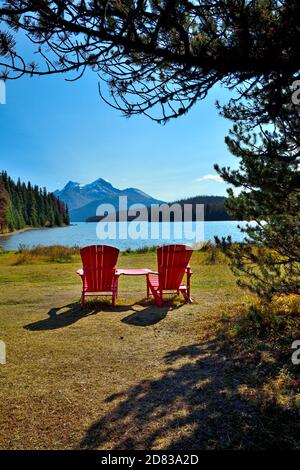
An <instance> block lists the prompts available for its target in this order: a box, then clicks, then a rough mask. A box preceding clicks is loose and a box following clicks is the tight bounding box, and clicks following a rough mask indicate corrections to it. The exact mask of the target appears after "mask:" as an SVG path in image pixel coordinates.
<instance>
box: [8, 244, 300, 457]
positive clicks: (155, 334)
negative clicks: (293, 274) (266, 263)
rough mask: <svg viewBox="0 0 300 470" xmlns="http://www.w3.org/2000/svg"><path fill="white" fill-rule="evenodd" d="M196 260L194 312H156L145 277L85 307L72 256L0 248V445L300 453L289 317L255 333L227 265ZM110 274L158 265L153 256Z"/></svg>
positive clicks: (126, 257) (168, 307)
mask: <svg viewBox="0 0 300 470" xmlns="http://www.w3.org/2000/svg"><path fill="white" fill-rule="evenodd" d="M191 264H192V268H193V271H194V275H193V277H192V296H193V298H194V303H193V304H192V305H185V304H183V303H182V302H181V300H180V299H178V298H175V299H172V300H171V301H170V302H168V303H167V304H165V305H164V306H163V307H162V308H157V307H156V306H155V305H153V302H151V301H147V300H145V280H144V278H126V279H125V278H123V279H121V284H120V296H119V297H120V298H119V300H118V306H117V307H115V308H114V309H113V308H112V307H110V306H109V305H108V304H104V303H98V304H97V303H91V304H89V305H88V306H87V307H86V308H84V309H81V308H80V306H79V297H80V288H81V282H80V279H79V278H77V276H76V275H75V273H74V272H75V270H76V269H77V268H78V267H80V261H79V257H78V256H77V255H74V256H72V259H71V260H69V262H66V263H58V262H55V261H53V260H52V262H49V260H47V259H44V258H43V257H41V256H40V257H39V256H37V257H36V258H34V259H32V260H26V257H25V258H24V257H23V258H22V255H21V254H16V253H2V254H1V255H0V285H1V290H0V339H1V340H4V341H5V343H6V347H7V363H6V365H0V382H1V384H0V386H1V388H0V395H1V399H0V400H1V401H0V448H1V449H228V448H229V449H239V448H247V449H249V448H250V449H251V448H255V449H262V448H272V447H276V448H299V447H300V443H299V441H300V425H299V422H300V420H299V408H300V394H299V384H300V381H299V370H297V368H296V367H294V368H293V367H292V366H291V361H290V355H291V349H290V342H289V341H290V339H291V338H293V335H295V332H296V329H297V328H298V327H299V323H298V320H297V319H296V316H295V315H294V316H293V317H291V322H292V323H289V325H292V327H291V329H290V330H287V328H286V324H285V326H284V328H283V330H284V338H283V339H282V334H281V332H280V331H281V330H280V329H279V330H278V331H277V330H276V331H275V329H274V328H273V327H272V328H273V330H274V331H273V330H272V331H273V333H274V335H275V336H274V335H273V336H272V335H270V336H268V337H267V338H264V336H263V334H261V332H260V331H258V330H255V331H254V330H253V328H254V327H253V325H254V326H255V325H256V323H255V322H254V321H253V318H252V320H251V317H249V316H248V317H247V313H246V312H247V310H248V305H249V304H250V303H251V302H252V301H253V299H251V298H250V296H249V295H247V294H246V293H245V292H242V291H240V290H239V289H238V288H237V287H236V285H235V280H234V278H233V275H232V274H231V272H230V271H229V269H228V267H227V265H226V264H225V262H224V261H222V260H221V261H219V262H217V263H216V264H209V263H208V255H207V253H202V252H197V253H195V254H194V255H193V259H192V263H191ZM119 266H120V267H149V268H155V254H154V253H145V254H122V255H121V257H120V262H119ZM296 313H297V312H296ZM252 316H253V313H252ZM245 318H246V319H247V318H248V320H249V322H250V323H249V322H248V323H247V321H246V320H245ZM255 321H256V322H259V317H258V318H256V319H255ZM293 322H294V323H293ZM259 324H260V325H261V323H259ZM297 331H299V330H297ZM276 335H277V336H276ZM280 335H281V336H280ZM278 338H279V339H278ZM294 339H297V337H295V338H294ZM299 339H300V336H299Z"/></svg>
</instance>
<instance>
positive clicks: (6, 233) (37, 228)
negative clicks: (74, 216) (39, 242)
mask: <svg viewBox="0 0 300 470" xmlns="http://www.w3.org/2000/svg"><path fill="white" fill-rule="evenodd" d="M71 225H76V224H69V225H53V227H24V228H20V229H19V230H14V231H13V232H5V233H0V237H9V236H11V235H17V234H19V233H24V232H29V231H30V230H44V229H45V230H47V229H48V228H64V227H70V226H71Z"/></svg>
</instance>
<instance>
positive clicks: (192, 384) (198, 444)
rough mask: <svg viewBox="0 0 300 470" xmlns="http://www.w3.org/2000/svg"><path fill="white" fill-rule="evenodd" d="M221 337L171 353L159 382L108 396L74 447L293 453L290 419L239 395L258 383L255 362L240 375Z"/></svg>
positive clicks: (239, 360)
mask: <svg viewBox="0 0 300 470" xmlns="http://www.w3.org/2000/svg"><path fill="white" fill-rule="evenodd" d="M223 339H224V338H222V337H218V336H217V337H216V338H215V339H214V340H212V341H203V342H200V343H197V344H190V345H187V346H185V347H181V348H179V349H176V350H174V351H170V352H169V353H168V354H166V356H165V357H164V362H165V364H166V369H165V372H164V373H163V374H162V376H161V377H159V378H156V379H152V380H143V381H141V382H140V383H138V384H137V385H136V386H134V387H132V388H129V389H128V390H125V391H124V392H122V393H118V394H113V395H111V396H109V397H107V398H106V400H105V402H106V403H107V404H110V405H109V406H111V407H112V409H111V411H110V412H108V413H107V414H106V415H104V416H102V417H101V418H100V419H99V420H98V421H96V422H95V423H94V424H93V425H92V426H91V427H90V428H89V429H88V430H87V432H86V434H85V436H84V437H83V439H82V441H81V442H80V445H79V447H80V448H82V449H103V448H106V449H107V448H108V449H111V450H125V449H135V450H137V449H156V448H163V449H165V450H196V449H268V448H281V449H283V448H294V447H295V446H296V445H297V444H296V440H295V439H297V438H295V436H297V432H298V433H299V425H297V428H298V430H296V429H295V428H296V423H297V418H296V417H295V416H293V414H292V413H291V414H289V413H288V412H287V411H286V410H284V409H283V408H281V407H280V406H278V405H276V404H274V406H272V407H271V408H268V407H267V408H262V407H259V406H258V405H257V403H256V402H255V400H252V399H251V398H249V397H247V396H245V395H243V394H241V393H240V392H241V389H242V388H243V387H245V386H250V387H251V386H253V384H254V383H257V381H258V383H259V385H262V383H260V382H259V379H258V378H257V364H252V366H251V365H250V364H247V366H246V367H247V370H246V371H245V360H244V359H245V358H243V357H236V356H235V355H234V351H232V350H231V349H230V347H228V343H227V344H226V343H224V341H223ZM260 373H261V371H260ZM262 377H263V375H262ZM263 380H264V379H261V381H262V382H263ZM298 443H299V437H298Z"/></svg>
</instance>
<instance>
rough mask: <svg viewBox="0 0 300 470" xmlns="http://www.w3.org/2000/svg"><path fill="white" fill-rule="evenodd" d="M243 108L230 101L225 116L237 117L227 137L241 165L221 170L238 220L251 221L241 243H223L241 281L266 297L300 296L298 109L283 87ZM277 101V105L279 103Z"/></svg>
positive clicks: (229, 200) (230, 209)
mask: <svg viewBox="0 0 300 470" xmlns="http://www.w3.org/2000/svg"><path fill="white" fill-rule="evenodd" d="M250 98H251V97H248V98H247V102H245V103H244V105H243V106H241V105H240V104H239V105H236V104H235V103H234V102H231V104H230V105H229V106H226V107H225V108H224V109H223V115H225V116H226V117H227V118H229V119H231V120H232V121H234V126H233V129H232V131H231V133H230V135H229V136H227V138H226V143H227V145H228V148H229V150H230V151H231V153H232V154H233V155H234V156H235V157H238V159H239V168H238V169H237V170H230V168H219V167H218V166H217V165H216V167H215V168H216V170H217V171H218V172H219V174H220V175H221V176H222V178H223V179H224V180H225V181H227V182H228V183H230V184H231V185H232V186H233V187H236V188H242V190H241V192H239V193H238V194H234V191H233V190H232V189H230V190H229V191H228V193H229V198H228V200H227V203H226V205H227V208H228V210H229V211H230V213H231V214H232V215H233V217H234V218H235V219H236V220H247V221H248V224H247V225H246V227H244V228H242V232H243V233H244V235H245V237H246V240H245V243H244V244H242V245H238V244H232V243H227V244H224V240H223V243H221V242H220V240H217V241H218V242H219V244H221V245H222V246H223V248H224V247H225V251H226V253H227V254H228V256H229V259H230V265H231V267H232V269H233V271H234V272H235V273H236V274H237V275H238V276H239V280H238V284H239V285H241V286H243V287H248V288H249V289H250V290H251V291H253V292H255V293H257V294H259V295H260V296H261V297H265V298H267V299H270V298H271V297H272V296H274V295H275V294H289V293H293V294H300V118H299V112H298V111H299V110H298V107H297V106H295V105H293V104H292V102H291V100H290V94H289V90H282V91H281V93H280V96H278V97H277V101H276V102H275V103H274V101H273V102H272V101H271V97H270V96H266V94H265V93H260V94H259V93H258V90H255V91H254V92H253V96H252V98H253V99H250ZM270 102H271V104H272V109H273V113H268V114H266V115H265V123H264V125H262V124H261V123H260V124H259V125H257V122H256V121H255V114H256V113H259V109H260V108H261V109H265V105H266V103H270ZM276 103H277V104H278V106H277V107H276V106H275V105H276Z"/></svg>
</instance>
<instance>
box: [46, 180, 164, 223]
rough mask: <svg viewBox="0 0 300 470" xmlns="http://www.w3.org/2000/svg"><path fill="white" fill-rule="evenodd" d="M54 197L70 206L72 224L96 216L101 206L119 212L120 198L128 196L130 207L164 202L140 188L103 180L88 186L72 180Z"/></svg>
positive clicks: (56, 192)
mask: <svg viewBox="0 0 300 470" xmlns="http://www.w3.org/2000/svg"><path fill="white" fill-rule="evenodd" d="M54 195H55V196H56V197H58V198H59V199H61V200H62V201H63V202H64V203H66V204H67V205H68V208H69V214H70V218H71V221H72V222H84V221H85V220H86V219H87V218H89V217H93V216H95V215H96V210H97V207H98V206H99V205H100V204H111V205H113V206H114V207H115V208H116V210H118V205H119V197H120V196H127V202H128V206H130V205H132V204H143V205H145V206H150V205H151V204H161V203H163V202H164V201H161V200H159V199H156V198H154V197H152V196H150V195H149V194H147V193H145V192H144V191H142V190H140V189H138V188H133V187H129V188H125V189H119V188H116V187H114V186H113V185H112V184H111V183H110V182H109V181H106V180H104V179H103V178H97V179H96V180H95V181H92V182H91V183H87V184H80V183H78V182H76V181H71V180H70V181H68V182H67V184H66V185H65V186H64V188H63V189H61V190H56V191H54Z"/></svg>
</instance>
